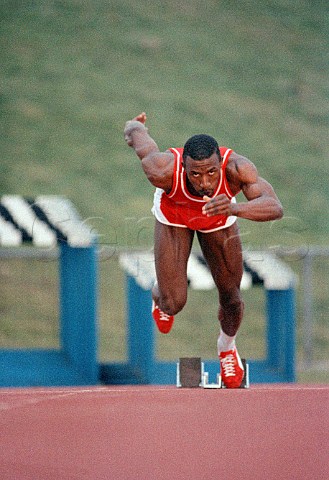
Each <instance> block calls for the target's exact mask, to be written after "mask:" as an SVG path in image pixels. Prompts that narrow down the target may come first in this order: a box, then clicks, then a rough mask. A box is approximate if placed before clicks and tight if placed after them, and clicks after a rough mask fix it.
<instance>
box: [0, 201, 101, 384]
mask: <svg viewBox="0 0 329 480" xmlns="http://www.w3.org/2000/svg"><path fill="white" fill-rule="evenodd" d="M25 242H29V243H32V245H34V246H36V247H43V248H44V247H48V249H51V248H52V247H55V246H56V245H57V244H58V246H59V249H58V250H59V297H60V298H59V303H60V305H59V313H60V332H61V334H60V343H61V345H60V348H59V349H58V350H47V349H42V350H40V349H32V350H15V349H13V350H10V349H0V386H8V387H25V386H31V385H35V386H41V385H42V386H55V385H90V384H95V383H97V382H98V373H99V372H98V370H99V368H98V364H97V331H96V325H97V242H96V236H95V235H94V233H93V231H92V230H91V229H90V227H88V225H86V223H85V222H84V221H82V220H81V218H80V217H79V214H78V212H77V210H76V209H75V207H74V205H73V204H72V203H71V202H70V201H69V200H68V199H66V198H63V197H60V196H51V195H49V196H39V197H36V198H34V199H26V198H24V197H22V196H20V195H4V196H2V197H1V199H0V247H18V246H21V245H22V244H23V243H25ZM81 346H83V348H81Z"/></svg>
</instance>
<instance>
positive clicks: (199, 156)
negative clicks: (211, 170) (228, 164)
mask: <svg viewBox="0 0 329 480" xmlns="http://www.w3.org/2000/svg"><path fill="white" fill-rule="evenodd" d="M215 152H216V153H218V156H219V158H220V152H219V146H218V143H217V141H216V140H215V139H214V138H213V137H211V136H210V135H205V134H203V133H202V134H200V135H193V137H191V138H189V139H188V140H187V142H186V143H185V145H184V151H183V160H185V159H186V157H191V158H192V159H193V160H203V159H204V158H209V157H211V155H212V154H213V153H215Z"/></svg>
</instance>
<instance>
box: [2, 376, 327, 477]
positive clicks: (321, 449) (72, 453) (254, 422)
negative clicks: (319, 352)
mask: <svg viewBox="0 0 329 480" xmlns="http://www.w3.org/2000/svg"><path fill="white" fill-rule="evenodd" d="M328 447H329V387H328V386H320V385H319V386H316V385H313V386H303V385H291V386H283V385H276V386H265V385H264V386H252V387H251V388H250V389H249V390H242V389H241V390H204V389H201V388H197V389H177V388H176V387H162V386H161V387H160V386H138V387H135V386H124V387H120V386H111V387H91V388H47V389H42V388H36V389H0V479H1V480H39V479H40V480H48V479H54V480H55V479H56V480H66V479H68V480H72V479H79V480H84V479H88V480H89V479H90V480H98V479H99V480H100V479H102V480H103V479H104V480H105V479H106V480H111V479H115V480H121V479H122V480H130V479H133V480H138V479H141V480H150V479H156V480H166V479H169V480H180V479H182V480H183V479H184V480H194V479H198V480H205V479H211V480H214V479H225V478H226V479H230V480H236V479H237V480H243V479H252V480H257V479H261V480H271V479H275V480H278V479H279V480H281V479H282V480H294V479H296V480H308V479H310V480H311V479H312V480H320V479H321V480H322V479H323V480H327V479H329V448H328Z"/></svg>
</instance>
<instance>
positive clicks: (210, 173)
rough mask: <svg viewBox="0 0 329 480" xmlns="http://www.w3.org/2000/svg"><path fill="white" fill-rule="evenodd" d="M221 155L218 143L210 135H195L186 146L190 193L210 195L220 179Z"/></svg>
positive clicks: (184, 160) (185, 157) (186, 165)
mask: <svg viewBox="0 0 329 480" xmlns="http://www.w3.org/2000/svg"><path fill="white" fill-rule="evenodd" d="M220 162H221V156H220V152H219V147H218V143H217V142H216V140H215V139H214V138H213V137H210V136H209V135H194V136H193V137H191V138H190V139H189V140H187V142H186V143H185V146H184V151H183V166H184V168H185V171H186V175H187V188H188V189H189V191H190V193H192V194H194V195H197V196H200V197H203V196H204V195H206V196H208V197H210V196H212V195H213V194H214V192H215V190H216V189H217V186H218V182H219V180H220Z"/></svg>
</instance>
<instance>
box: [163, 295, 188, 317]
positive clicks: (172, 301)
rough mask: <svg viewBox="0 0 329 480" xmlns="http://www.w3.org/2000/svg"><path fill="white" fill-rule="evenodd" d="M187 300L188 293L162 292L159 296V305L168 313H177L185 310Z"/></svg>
mask: <svg viewBox="0 0 329 480" xmlns="http://www.w3.org/2000/svg"><path fill="white" fill-rule="evenodd" d="M186 300H187V298H186V295H180V296H177V295H170V294H162V295H160V298H159V307H160V308H161V310H162V311H163V312H165V313H167V314H168V315H177V313H179V312H180V311H181V310H183V308H184V306H185V304H186Z"/></svg>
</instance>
